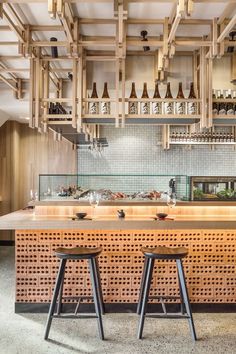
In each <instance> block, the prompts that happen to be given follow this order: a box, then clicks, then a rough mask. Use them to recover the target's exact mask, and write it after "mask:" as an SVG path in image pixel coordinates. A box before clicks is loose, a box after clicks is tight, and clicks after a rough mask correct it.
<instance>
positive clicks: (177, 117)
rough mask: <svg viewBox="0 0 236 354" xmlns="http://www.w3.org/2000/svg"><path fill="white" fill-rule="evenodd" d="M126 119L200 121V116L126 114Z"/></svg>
mask: <svg viewBox="0 0 236 354" xmlns="http://www.w3.org/2000/svg"><path fill="white" fill-rule="evenodd" d="M125 117H126V118H142V119H145V118H155V119H158V118H161V119H170V118H171V119H179V118H181V119H189V118H192V119H200V118H201V115H200V114H192V115H191V114H126V115H125Z"/></svg>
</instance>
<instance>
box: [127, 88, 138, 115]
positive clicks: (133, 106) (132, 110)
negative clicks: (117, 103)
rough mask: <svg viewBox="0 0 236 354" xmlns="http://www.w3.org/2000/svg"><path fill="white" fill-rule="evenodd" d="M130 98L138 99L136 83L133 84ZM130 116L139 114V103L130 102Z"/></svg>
mask: <svg viewBox="0 0 236 354" xmlns="http://www.w3.org/2000/svg"><path fill="white" fill-rule="evenodd" d="M129 98H137V95H136V91H135V83H134V82H132V88H131V93H130V96H129ZM129 114H138V102H129Z"/></svg>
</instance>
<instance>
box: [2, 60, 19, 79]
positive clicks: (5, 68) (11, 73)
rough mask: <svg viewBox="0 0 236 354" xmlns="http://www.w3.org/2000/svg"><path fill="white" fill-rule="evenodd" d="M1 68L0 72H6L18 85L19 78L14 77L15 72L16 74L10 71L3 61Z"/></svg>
mask: <svg viewBox="0 0 236 354" xmlns="http://www.w3.org/2000/svg"><path fill="white" fill-rule="evenodd" d="M0 67H1V69H0V71H5V70H6V71H5V72H8V73H9V74H10V76H11V78H12V80H13V81H15V83H17V77H16V75H14V72H15V71H14V72H12V71H8V70H9V68H8V67H7V66H6V65H5V64H4V63H3V62H1V61H0Z"/></svg>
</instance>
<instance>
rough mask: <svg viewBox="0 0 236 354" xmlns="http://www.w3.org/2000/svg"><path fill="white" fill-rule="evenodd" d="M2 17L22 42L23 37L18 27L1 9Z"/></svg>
mask: <svg viewBox="0 0 236 354" xmlns="http://www.w3.org/2000/svg"><path fill="white" fill-rule="evenodd" d="M3 17H4V19H5V20H6V22H7V23H8V25H9V27H10V28H11V30H12V31H13V32H14V33H15V34H16V36H17V38H18V39H19V41H20V42H21V43H24V42H25V40H24V37H23V35H22V33H21V31H20V30H19V28H18V27H17V26H16V25H15V24H14V22H13V21H12V19H11V18H10V17H9V16H8V14H7V13H6V11H5V10H4V9H3Z"/></svg>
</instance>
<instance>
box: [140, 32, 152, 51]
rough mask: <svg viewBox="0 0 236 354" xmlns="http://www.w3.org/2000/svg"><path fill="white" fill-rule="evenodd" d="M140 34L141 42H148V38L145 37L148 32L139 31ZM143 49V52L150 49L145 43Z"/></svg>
mask: <svg viewBox="0 0 236 354" xmlns="http://www.w3.org/2000/svg"><path fill="white" fill-rule="evenodd" d="M140 35H141V37H142V39H141V41H142V42H148V39H147V35H148V32H147V31H146V30H144V31H141V33H140ZM143 50H144V52H148V51H149V50H150V47H149V46H147V45H145V46H143Z"/></svg>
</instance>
